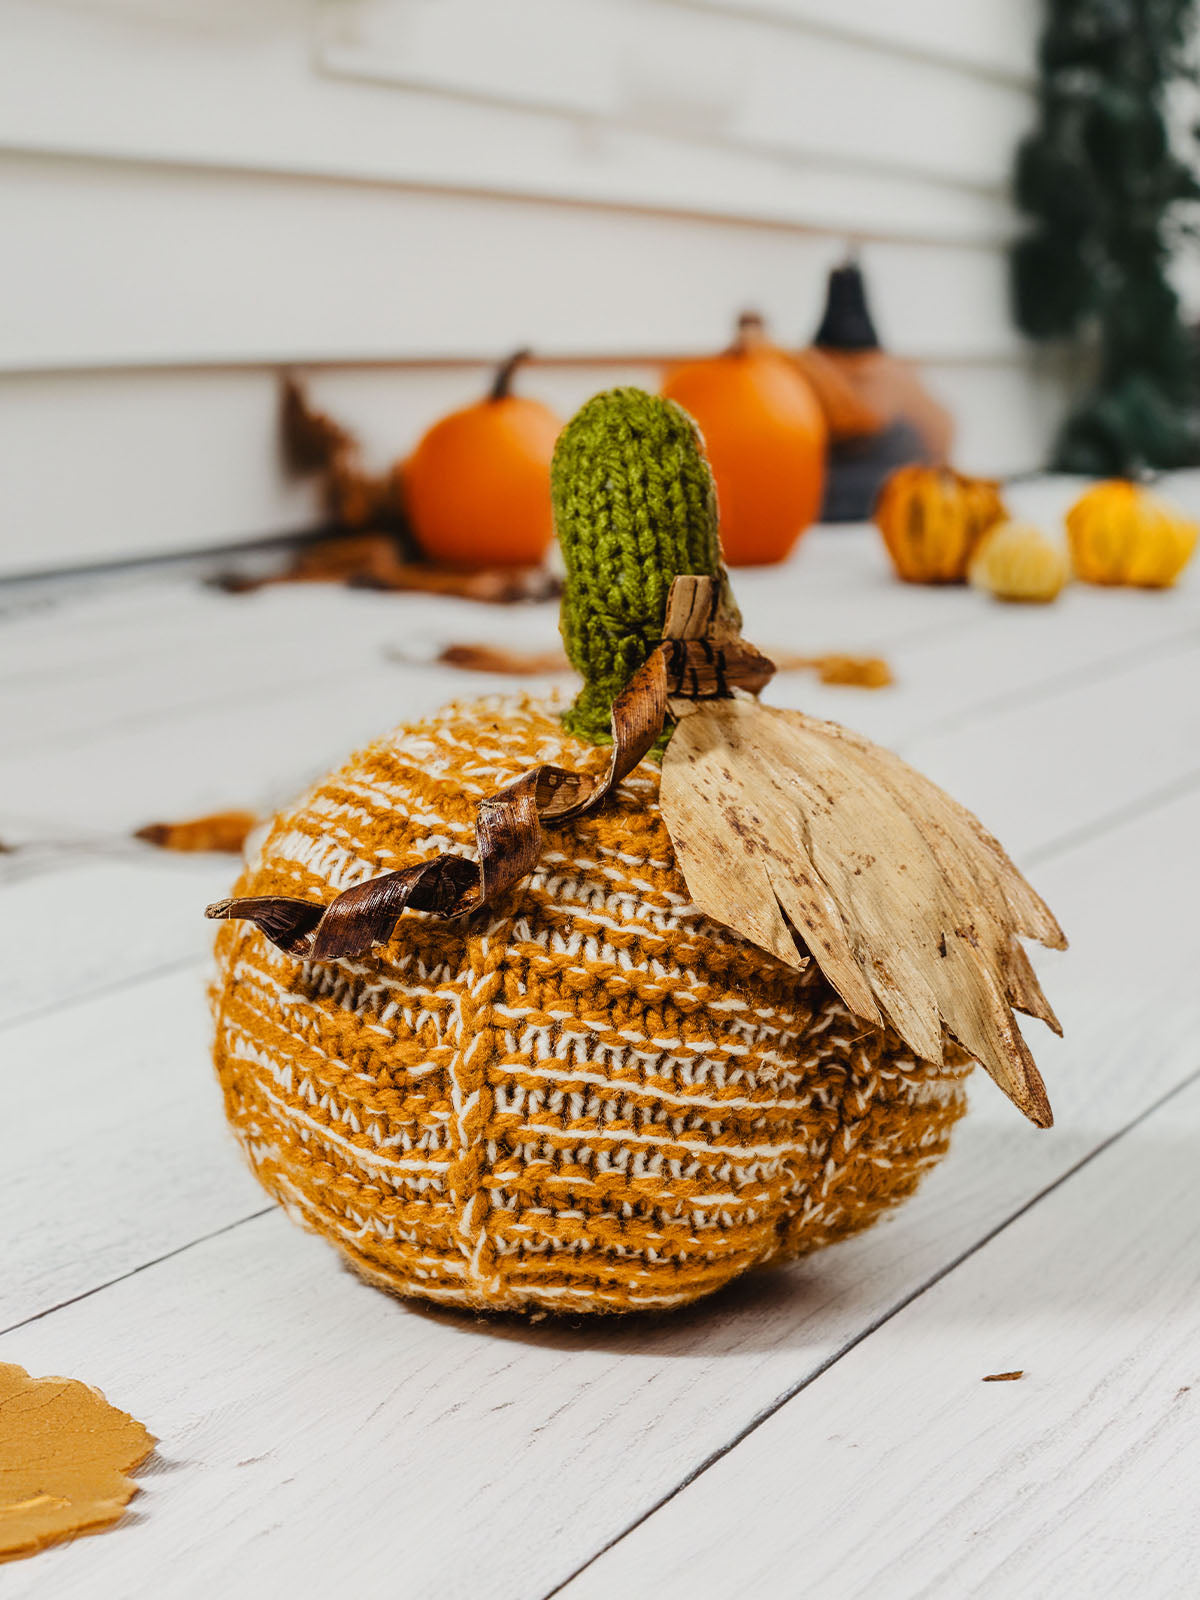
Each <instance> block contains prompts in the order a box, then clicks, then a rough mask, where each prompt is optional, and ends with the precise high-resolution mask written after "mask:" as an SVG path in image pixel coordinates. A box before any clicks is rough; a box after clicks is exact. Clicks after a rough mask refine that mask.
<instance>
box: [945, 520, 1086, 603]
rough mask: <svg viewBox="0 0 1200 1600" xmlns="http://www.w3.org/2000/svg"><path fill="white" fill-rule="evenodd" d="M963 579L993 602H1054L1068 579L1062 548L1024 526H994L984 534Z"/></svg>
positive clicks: (1033, 529)
mask: <svg viewBox="0 0 1200 1600" xmlns="http://www.w3.org/2000/svg"><path fill="white" fill-rule="evenodd" d="M967 576H968V578H969V579H970V581H971V583H972V584H973V585H974V587H975V588H977V589H984V590H986V591H987V593H988V594H992V595H995V597H996V599H997V600H1015V601H1022V600H1023V601H1032V602H1042V603H1045V602H1047V601H1050V600H1056V599H1057V598H1058V596H1059V594H1060V593H1061V592H1062V590H1063V587H1064V586H1065V584H1066V583H1067V582H1068V580H1069V579H1070V576H1071V567H1070V563H1069V562H1068V560H1067V552H1066V550H1065V549H1064V548H1063V546H1062V545H1061V544H1059V543H1056V542H1055V541H1054V540H1053V539H1049V538H1047V536H1046V535H1045V534H1044V533H1043V532H1042V531H1041V530H1040V529H1039V528H1035V527H1034V526H1033V525H1032V524H1031V523H1028V522H998V523H997V524H996V525H995V527H994V528H992V529H991V530H990V531H989V532H988V533H986V534H984V536H983V538H982V540H981V541H980V543H979V544H978V546H977V547H976V550H975V554H974V555H973V556H972V557H971V564H970V567H969V568H968V571H967Z"/></svg>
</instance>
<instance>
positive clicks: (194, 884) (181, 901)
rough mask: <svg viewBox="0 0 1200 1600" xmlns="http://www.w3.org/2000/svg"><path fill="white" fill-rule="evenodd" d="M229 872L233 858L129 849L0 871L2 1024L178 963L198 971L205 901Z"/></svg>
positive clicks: (220, 891)
mask: <svg viewBox="0 0 1200 1600" xmlns="http://www.w3.org/2000/svg"><path fill="white" fill-rule="evenodd" d="M135 851H137V852H142V855H141V858H140V859H139V858H138V855H136V854H135ZM65 861H72V862H73V864H72V865H69V866H68V865H66V864H65ZM237 869H238V863H237V862H236V860H235V859H234V858H233V857H231V856H214V855H198V856H173V855H169V854H165V853H159V852H157V851H154V850H152V849H151V848H150V847H149V846H133V847H131V849H130V851H129V854H128V856H127V857H125V858H122V859H115V860H114V859H104V858H103V857H99V858H97V856H95V855H92V856H89V855H88V854H86V853H78V854H75V855H73V856H68V857H65V858H64V857H62V856H60V857H59V858H58V859H57V865H56V870H53V871H42V872H39V873H37V874H36V875H34V876H25V877H22V876H17V877H16V878H15V880H10V881H5V878H4V876H3V875H0V920H2V923H3V933H2V935H0V949H2V950H3V959H0V1031H3V1030H4V1029H5V1028H8V1027H11V1026H13V1025H14V1024H15V1023H18V1022H22V1021H25V1020H26V1019H29V1018H32V1017H35V1016H41V1017H52V1016H59V1015H61V1014H62V1013H64V1012H66V1011H67V1010H69V1009H70V1008H72V1007H74V1006H78V1005H79V1004H80V1003H81V1002H82V1001H85V1000H88V999H90V998H92V996H94V995H97V994H102V993H105V992H107V991H109V990H117V989H121V988H123V987H126V986H127V985H129V984H130V983H131V982H134V981H137V980H140V979H144V978H147V977H150V976H153V975H155V974H157V973H162V972H168V971H171V970H173V969H174V968H176V967H180V966H183V965H185V964H190V965H191V966H192V967H193V968H194V969H195V970H196V971H199V969H200V966H201V964H202V963H203V962H204V961H205V960H206V959H207V957H208V953H209V950H210V949H211V946H212V924H211V923H207V922H205V921H204V918H203V911H204V907H205V905H207V904H208V903H209V902H210V901H212V900H219V899H220V898H221V897H222V895H226V894H228V893H229V888H230V885H231V884H232V882H233V879H234V876H235V874H236V872H237ZM199 982H200V979H199V977H196V978H195V979H194V983H195V984H199ZM13 1048H16V1047H15V1046H14V1047H13ZM67 1048H70V1049H77V1048H78V1046H77V1045H74V1044H73V1045H70V1046H68V1047H67ZM85 1054H86V1052H85Z"/></svg>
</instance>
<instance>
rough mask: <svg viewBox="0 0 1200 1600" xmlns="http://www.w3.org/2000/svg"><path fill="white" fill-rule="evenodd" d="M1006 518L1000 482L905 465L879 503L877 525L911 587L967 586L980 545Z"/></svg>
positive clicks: (880, 497)
mask: <svg viewBox="0 0 1200 1600" xmlns="http://www.w3.org/2000/svg"><path fill="white" fill-rule="evenodd" d="M1006 515H1007V512H1006V510H1005V505H1004V500H1003V498H1002V497H1001V494H1000V488H999V485H998V484H996V483H993V482H992V481H991V480H990V479H987V478H968V477H966V476H965V475H964V474H963V473H961V472H955V471H954V470H953V468H951V467H928V466H919V465H913V466H907V467H901V468H900V469H899V470H898V471H896V472H894V473H892V475H891V477H890V478H889V479H888V480H887V482H886V483H885V484H884V486H883V489H882V491H881V492H880V495H879V499H878V501H877V502H876V505H875V524H876V526H877V527H878V529H879V531H880V533H882V535H883V542H884V544H885V545H886V546H887V552H888V555H889V556H891V558H892V565H893V566H894V567H895V569H896V572H897V574H898V576H899V577H901V578H903V579H904V581H905V582H906V583H962V582H963V581H964V580H965V579H966V576H967V567H968V564H969V563H970V560H971V557H972V555H973V554H974V552H975V548H976V546H977V545H978V544H979V541H980V540H981V539H982V538H983V536H984V534H985V533H986V532H987V531H988V529H989V528H991V527H993V526H994V525H995V524H996V523H997V522H1001V521H1003V520H1004V518H1005V516H1006Z"/></svg>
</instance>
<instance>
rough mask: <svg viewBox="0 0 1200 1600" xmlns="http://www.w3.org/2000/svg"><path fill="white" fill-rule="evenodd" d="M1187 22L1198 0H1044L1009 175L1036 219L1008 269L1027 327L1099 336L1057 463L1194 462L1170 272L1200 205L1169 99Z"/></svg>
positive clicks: (1118, 467) (1190, 406) (1188, 73)
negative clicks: (1033, 118)
mask: <svg viewBox="0 0 1200 1600" xmlns="http://www.w3.org/2000/svg"><path fill="white" fill-rule="evenodd" d="M1196 23H1197V0H1047V22H1046V27H1045V31H1044V33H1043V35H1042V40H1041V48H1040V67H1041V82H1040V85H1039V91H1038V108H1039V116H1038V125H1037V127H1036V129H1035V130H1034V132H1033V133H1032V134H1030V135H1029V137H1028V138H1026V139H1025V140H1024V142H1023V143H1022V145H1021V147H1020V151H1019V154H1018V157H1017V170H1016V193H1017V202H1018V204H1019V206H1020V207H1021V210H1022V211H1023V212H1025V213H1026V214H1027V216H1029V217H1030V219H1031V220H1032V226H1031V227H1030V229H1029V230H1028V231H1027V232H1026V233H1025V235H1024V236H1023V237H1022V238H1021V239H1020V240H1019V241H1018V243H1017V245H1016V247H1015V249H1014V252H1013V260H1012V268H1013V291H1014V300H1015V309H1016V316H1017V321H1018V323H1019V324H1020V326H1021V328H1022V329H1023V330H1024V332H1026V333H1027V334H1029V335H1030V336H1031V337H1032V338H1034V339H1057V340H1063V339H1076V340H1080V341H1083V340H1089V339H1093V338H1094V339H1095V341H1096V343H1097V344H1098V350H1097V353H1096V358H1097V372H1096V377H1095V383H1094V386H1093V388H1092V389H1091V391H1090V392H1089V393H1088V394H1087V395H1086V396H1085V397H1084V398H1083V400H1082V401H1081V403H1080V404H1079V405H1078V406H1077V407H1076V408H1075V409H1074V410H1073V411H1072V413H1071V414H1070V416H1069V417H1068V418H1067V421H1066V423H1065V424H1064V426H1063V429H1062V432H1061V434H1060V435H1059V438H1058V441H1057V445H1056V448H1055V457H1054V465H1055V466H1056V467H1058V468H1060V469H1062V470H1064V471H1072V472H1087V473H1104V474H1133V473H1136V472H1139V471H1141V470H1143V469H1145V468H1147V467H1180V466H1185V465H1189V464H1194V463H1196V462H1197V461H1200V406H1198V398H1200V396H1198V385H1197V375H1196V353H1195V349H1194V344H1193V340H1192V338H1191V336H1190V335H1189V333H1188V331H1187V329H1185V327H1184V326H1183V323H1182V321H1181V318H1180V312H1179V301H1178V297H1177V296H1176V294H1175V291H1174V289H1173V288H1172V287H1171V284H1170V281H1169V279H1168V275H1167V266H1168V262H1169V260H1170V257H1171V254H1172V252H1173V251H1174V250H1175V249H1176V248H1178V247H1179V246H1180V244H1181V243H1183V242H1184V241H1185V240H1188V241H1191V240H1192V239H1194V237H1195V234H1194V230H1193V227H1192V225H1191V224H1190V222H1189V220H1188V216H1187V213H1188V211H1189V207H1188V205H1187V202H1189V201H1195V200H1197V199H1200V183H1198V182H1197V179H1196V176H1195V174H1194V173H1193V171H1192V170H1191V169H1190V167H1189V166H1188V165H1187V163H1186V162H1185V161H1184V160H1183V159H1181V157H1180V155H1179V153H1178V152H1177V150H1176V149H1175V148H1174V147H1173V145H1172V140H1171V136H1170V131H1169V127H1168V117H1167V104H1166V102H1167V94H1168V90H1169V89H1170V88H1171V87H1172V85H1174V84H1175V83H1177V82H1179V81H1180V80H1182V79H1185V78H1190V79H1193V80H1195V77H1196V74H1195V69H1194V67H1193V65H1192V60H1191V55H1192V46H1193V44H1194V42H1195V28H1196Z"/></svg>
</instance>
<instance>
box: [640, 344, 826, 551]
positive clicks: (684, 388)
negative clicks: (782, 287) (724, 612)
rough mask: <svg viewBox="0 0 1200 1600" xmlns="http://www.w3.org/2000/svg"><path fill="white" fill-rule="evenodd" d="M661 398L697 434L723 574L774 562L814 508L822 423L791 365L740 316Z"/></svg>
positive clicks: (821, 472)
mask: <svg viewBox="0 0 1200 1600" xmlns="http://www.w3.org/2000/svg"><path fill="white" fill-rule="evenodd" d="M662 392H663V394H664V395H666V396H667V397H668V398H669V399H671V400H674V401H676V402H677V403H678V404H679V405H681V406H682V407H683V408H684V410H685V411H687V412H689V413H690V414H691V416H693V417H694V418H695V420H696V422H697V423H698V424H699V426H700V432H701V433H702V434H703V436H704V443H705V448H706V450H707V452H708V457H709V460H710V462H711V464H712V471H713V476H714V477H715V478H716V481H717V493H718V495H719V496H720V502H721V537H722V540H723V542H724V548H725V559H726V560H727V561H728V562H729V564H730V565H731V566H736V567H741V566H758V565H764V564H767V563H771V562H776V561H782V560H784V559H785V557H786V556H788V555H789V554H790V553H791V551H792V549H793V547H794V545H795V543H796V541H797V539H799V537H800V535H801V534H802V533H803V532H804V530H805V528H807V527H808V526H809V524H810V523H811V522H813V521H814V520H815V519H816V517H817V514H818V512H819V511H820V509H821V493H822V487H823V484H824V476H825V443H826V435H827V429H826V424H825V418H824V415H823V413H822V410H821V406H820V404H819V403H818V400H817V398H816V396H815V395H814V393H813V390H812V387H811V386H810V384H809V383H808V381H807V380H806V379H805V377H804V376H803V375H802V373H801V372H800V371H799V370H798V368H797V366H796V363H795V361H794V360H793V359H792V357H790V356H788V355H786V354H785V353H784V352H783V351H782V350H780V349H778V348H776V346H775V345H773V344H771V343H770V342H769V340H768V339H767V335H766V331H765V329H764V326H763V321H762V318H761V317H759V316H757V315H755V314H752V313H747V314H746V315H744V316H743V317H742V318H741V320H740V321H739V323H738V331H737V337H736V339H735V340H734V342H733V344H732V345H731V346H730V348H729V349H728V350H726V351H724V352H723V353H722V354H721V355H717V356H711V357H707V358H705V359H703V360H699V361H688V362H685V363H684V364H682V365H681V366H676V367H674V368H672V369H671V370H670V371H669V372H668V373H667V375H666V378H665V380H664V383H663V390H662Z"/></svg>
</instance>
